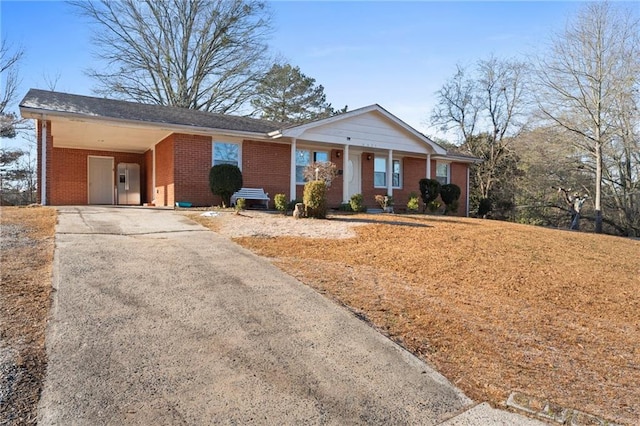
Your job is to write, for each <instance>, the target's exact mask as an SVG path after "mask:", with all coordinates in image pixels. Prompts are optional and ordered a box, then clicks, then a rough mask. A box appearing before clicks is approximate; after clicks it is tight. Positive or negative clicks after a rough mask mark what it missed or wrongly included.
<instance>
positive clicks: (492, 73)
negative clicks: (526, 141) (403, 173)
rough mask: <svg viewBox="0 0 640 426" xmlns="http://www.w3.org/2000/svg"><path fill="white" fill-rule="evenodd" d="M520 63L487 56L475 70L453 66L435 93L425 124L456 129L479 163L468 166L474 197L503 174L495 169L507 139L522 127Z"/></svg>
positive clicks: (484, 195)
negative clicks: (475, 189) (476, 190)
mask: <svg viewBox="0 0 640 426" xmlns="http://www.w3.org/2000/svg"><path fill="white" fill-rule="evenodd" d="M524 74H525V65H524V64H523V63H521V62H518V61H514V60H498V59H496V58H495V57H490V58H489V59H486V60H480V61H478V63H477V64H476V67H475V69H473V70H471V71H470V70H468V69H466V68H463V67H458V69H457V72H456V74H455V75H454V76H453V77H452V78H451V79H450V80H449V81H448V82H447V83H445V84H444V86H443V87H442V88H441V89H440V90H439V91H438V92H437V97H438V103H437V105H436V107H435V108H434V110H433V112H432V115H431V123H432V124H433V125H436V126H439V127H440V129H441V130H443V131H450V130H453V131H456V132H457V133H458V135H459V136H460V141H459V143H460V144H461V145H462V147H463V148H464V149H465V150H466V151H468V152H469V153H470V154H472V155H475V156H477V157H480V158H482V159H483V160H484V162H483V163H482V164H480V165H477V166H476V167H475V168H474V173H475V176H474V177H475V181H476V182H477V184H478V186H479V190H480V197H482V198H489V197H490V194H491V191H492V189H493V187H494V186H495V185H496V183H498V182H499V180H500V179H502V178H503V177H501V176H500V173H499V171H500V170H501V169H505V168H504V167H502V166H503V163H504V160H505V158H506V157H507V156H508V154H509V150H508V145H509V142H510V140H512V138H513V137H514V136H515V135H517V134H518V133H519V132H520V130H521V129H522V123H520V122H519V119H520V118H521V117H522V113H523V109H524V106H525V105H524V94H523V93H524V89H525V78H524Z"/></svg>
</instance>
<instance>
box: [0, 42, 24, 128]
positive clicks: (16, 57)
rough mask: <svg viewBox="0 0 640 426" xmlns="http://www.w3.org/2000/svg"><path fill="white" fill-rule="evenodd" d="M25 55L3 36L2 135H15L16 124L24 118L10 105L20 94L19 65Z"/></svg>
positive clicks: (0, 51) (0, 58)
mask: <svg viewBox="0 0 640 426" xmlns="http://www.w3.org/2000/svg"><path fill="white" fill-rule="evenodd" d="M23 56H24V51H23V50H22V49H14V48H12V46H11V45H10V44H9V43H8V42H7V39H6V38H4V37H3V38H2V42H0V80H1V81H0V136H2V137H14V136H15V135H16V126H17V125H19V124H20V123H21V121H22V120H20V119H19V118H18V116H17V115H16V114H15V113H13V112H11V111H9V107H10V106H11V105H12V104H13V103H14V102H15V101H16V97H17V96H18V93H17V90H18V84H19V83H20V80H19V78H18V65H19V63H20V60H21V59H22V57H23Z"/></svg>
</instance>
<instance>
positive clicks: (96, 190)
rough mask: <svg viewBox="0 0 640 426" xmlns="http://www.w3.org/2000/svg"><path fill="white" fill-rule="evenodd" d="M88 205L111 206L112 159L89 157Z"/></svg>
mask: <svg viewBox="0 0 640 426" xmlns="http://www.w3.org/2000/svg"><path fill="white" fill-rule="evenodd" d="M89 204H113V157H89Z"/></svg>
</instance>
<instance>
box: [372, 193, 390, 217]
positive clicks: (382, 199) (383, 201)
mask: <svg viewBox="0 0 640 426" xmlns="http://www.w3.org/2000/svg"><path fill="white" fill-rule="evenodd" d="M376 203H378V204H379V205H380V207H381V208H382V210H383V211H384V212H385V213H393V197H392V196H391V195H376Z"/></svg>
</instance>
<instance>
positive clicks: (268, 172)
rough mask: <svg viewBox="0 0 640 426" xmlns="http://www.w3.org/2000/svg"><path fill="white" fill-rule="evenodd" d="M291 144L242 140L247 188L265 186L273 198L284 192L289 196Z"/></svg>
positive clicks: (243, 172) (244, 178)
mask: <svg viewBox="0 0 640 426" xmlns="http://www.w3.org/2000/svg"><path fill="white" fill-rule="evenodd" d="M290 173H291V145H287V144H281V143H273V142H263V141H252V140H245V141H243V142H242V180H243V182H244V183H243V186H245V187H247V188H263V189H264V191H265V192H268V193H269V197H270V198H271V201H270V204H269V206H270V207H271V208H273V197H274V196H275V195H276V194H278V193H284V194H286V195H287V198H288V197H289V185H290V179H289V176H290Z"/></svg>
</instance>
